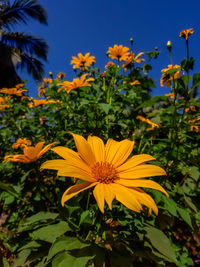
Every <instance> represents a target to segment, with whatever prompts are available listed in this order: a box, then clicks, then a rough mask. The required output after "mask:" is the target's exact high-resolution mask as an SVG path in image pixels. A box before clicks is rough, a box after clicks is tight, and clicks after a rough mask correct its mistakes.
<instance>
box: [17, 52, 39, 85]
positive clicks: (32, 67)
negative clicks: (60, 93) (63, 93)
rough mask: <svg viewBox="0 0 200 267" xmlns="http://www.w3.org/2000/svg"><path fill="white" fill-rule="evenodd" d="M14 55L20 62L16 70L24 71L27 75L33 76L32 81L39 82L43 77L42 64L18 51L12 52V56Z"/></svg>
mask: <svg viewBox="0 0 200 267" xmlns="http://www.w3.org/2000/svg"><path fill="white" fill-rule="evenodd" d="M14 53H16V54H17V56H19V57H20V61H18V63H17V65H16V68H17V69H18V68H20V69H26V70H27V71H28V73H29V74H30V75H32V76H33V78H34V80H36V81H41V80H42V77H43V75H44V68H43V64H42V62H41V61H39V60H38V59H37V58H34V57H32V56H30V55H28V54H27V53H25V52H23V51H20V50H19V49H15V50H13V54H14Z"/></svg>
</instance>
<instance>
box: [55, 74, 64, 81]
mask: <svg viewBox="0 0 200 267" xmlns="http://www.w3.org/2000/svg"><path fill="white" fill-rule="evenodd" d="M65 76H66V74H65V73H64V72H59V73H58V74H57V76H56V81H59V80H60V79H63V78H64V77H65Z"/></svg>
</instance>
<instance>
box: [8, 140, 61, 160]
mask: <svg viewBox="0 0 200 267" xmlns="http://www.w3.org/2000/svg"><path fill="white" fill-rule="evenodd" d="M54 144H56V142H54V143H51V144H49V145H47V146H45V147H44V148H43V149H42V147H43V145H44V142H39V143H37V144H36V146H29V147H25V148H24V149H23V151H24V154H18V155H13V154H11V155H7V156H5V157H4V162H8V161H16V162H23V163H30V162H33V161H36V160H37V159H39V158H41V157H42V155H43V154H44V153H46V152H47V151H48V150H49V149H50V148H51V147H52V146H53V145H54Z"/></svg>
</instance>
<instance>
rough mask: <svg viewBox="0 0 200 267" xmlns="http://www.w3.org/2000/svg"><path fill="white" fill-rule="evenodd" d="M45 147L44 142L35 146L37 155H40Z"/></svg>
mask: <svg viewBox="0 0 200 267" xmlns="http://www.w3.org/2000/svg"><path fill="white" fill-rule="evenodd" d="M43 145H44V142H39V143H37V144H36V146H35V153H36V155H37V154H39V152H40V151H41V150H42V147H43Z"/></svg>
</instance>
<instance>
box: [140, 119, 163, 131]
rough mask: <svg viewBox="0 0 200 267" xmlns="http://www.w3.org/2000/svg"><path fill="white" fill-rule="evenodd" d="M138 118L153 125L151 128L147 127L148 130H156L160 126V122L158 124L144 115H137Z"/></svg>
mask: <svg viewBox="0 0 200 267" xmlns="http://www.w3.org/2000/svg"><path fill="white" fill-rule="evenodd" d="M137 119H138V120H141V121H142V122H146V123H148V124H149V125H151V127H150V128H147V131H152V130H154V129H155V128H159V125H158V124H156V123H154V122H152V121H150V120H149V119H147V118H144V117H142V116H137Z"/></svg>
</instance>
